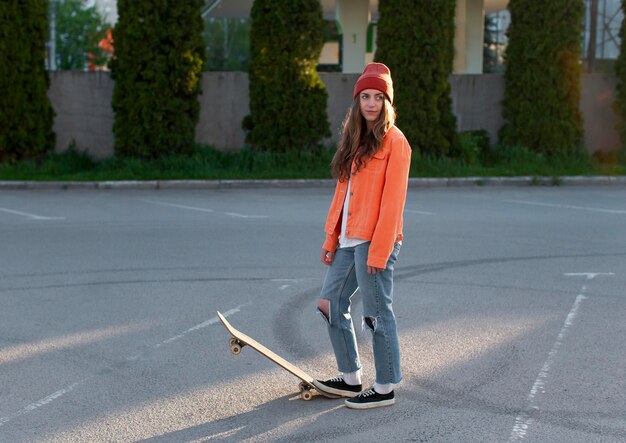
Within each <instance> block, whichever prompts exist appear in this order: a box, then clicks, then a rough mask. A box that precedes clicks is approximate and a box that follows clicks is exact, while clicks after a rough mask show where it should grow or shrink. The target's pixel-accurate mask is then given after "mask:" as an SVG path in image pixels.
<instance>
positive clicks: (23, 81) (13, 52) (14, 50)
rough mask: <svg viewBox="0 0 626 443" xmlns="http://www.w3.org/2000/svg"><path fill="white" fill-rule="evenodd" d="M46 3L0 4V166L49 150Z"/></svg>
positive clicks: (42, 0) (50, 115)
mask: <svg viewBox="0 0 626 443" xmlns="http://www.w3.org/2000/svg"><path fill="white" fill-rule="evenodd" d="M47 14H48V2H47V1H46V0H3V1H2V2H0V162H15V161H19V160H23V159H29V158H36V157H38V156H41V155H42V154H45V153H46V152H49V151H50V150H52V149H54V143H55V136H54V132H53V131H52V125H53V120H54V111H53V110H52V106H51V105H50V100H49V99H48V95H47V91H48V86H49V78H48V73H47V72H46V69H45V55H46V37H47V34H48V18H47Z"/></svg>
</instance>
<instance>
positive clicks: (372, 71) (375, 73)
mask: <svg viewBox="0 0 626 443" xmlns="http://www.w3.org/2000/svg"><path fill="white" fill-rule="evenodd" d="M364 89H376V90H378V91H380V92H384V93H385V95H386V96H387V98H388V99H389V101H390V102H391V103H393V82H392V81H391V71H389V68H388V67H387V66H385V65H383V64H382V63H368V64H367V66H365V69H364V70H363V74H361V76H360V77H359V79H358V80H357V81H356V84H355V85H354V97H353V98H356V96H357V95H359V92H361V91H363V90H364Z"/></svg>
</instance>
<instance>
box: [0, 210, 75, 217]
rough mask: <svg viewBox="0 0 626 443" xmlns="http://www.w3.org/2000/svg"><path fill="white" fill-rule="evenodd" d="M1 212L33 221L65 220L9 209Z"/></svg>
mask: <svg viewBox="0 0 626 443" xmlns="http://www.w3.org/2000/svg"><path fill="white" fill-rule="evenodd" d="M0 212H6V213H8V214H14V215H20V216H22V217H26V218H30V219H31V220H65V217H46V216H44V215H37V214H30V213H28V212H22V211H16V210H14V209H8V208H0Z"/></svg>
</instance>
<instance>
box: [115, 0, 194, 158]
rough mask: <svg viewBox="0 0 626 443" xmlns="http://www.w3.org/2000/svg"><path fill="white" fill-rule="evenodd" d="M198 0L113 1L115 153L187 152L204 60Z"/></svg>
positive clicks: (156, 154)
mask: <svg viewBox="0 0 626 443" xmlns="http://www.w3.org/2000/svg"><path fill="white" fill-rule="evenodd" d="M202 5H203V1H202V0H178V1H176V2H173V1H162V0H142V1H137V0H118V14H119V20H118V22H117V26H116V27H115V29H114V31H113V40H114V47H115V53H114V59H113V61H112V63H111V68H112V74H113V78H114V79H115V87H114V90H113V110H114V111H115V121H114V124H113V131H114V132H115V152H116V154H117V155H119V156H136V157H144V158H157V157H160V156H162V155H164V154H168V153H190V152H191V151H192V150H193V147H194V139H195V128H196V124H197V122H198V117H199V113H200V105H199V103H198V95H199V94H200V80H201V69H202V65H203V63H204V60H203V58H204V43H203V40H202V28H203V22H202V18H201V16H200V10H201V7H202Z"/></svg>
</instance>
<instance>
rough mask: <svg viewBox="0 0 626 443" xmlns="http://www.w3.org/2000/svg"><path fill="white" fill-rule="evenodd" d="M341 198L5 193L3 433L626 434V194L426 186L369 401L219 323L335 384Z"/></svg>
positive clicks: (527, 437) (0, 227)
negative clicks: (392, 339)
mask: <svg viewBox="0 0 626 443" xmlns="http://www.w3.org/2000/svg"><path fill="white" fill-rule="evenodd" d="M331 193H332V190H331V189H330V188H328V187H318V188H313V189H307V188H306V187H300V188H298V189H276V188H267V189H263V188H258V189H231V190H190V189H179V190H174V189H172V190H129V189H127V190H66V191H63V190H2V191H0V245H2V247H1V248H0V303H1V306H2V308H1V309H0V399H1V401H0V441H2V442H74V441H76V442H86V441H89V442H100V441H107V442H110V441H115V442H117V441H119V442H128V441H147V442H200V441H202V442H204V441H250V442H257V441H298V442H301V441H341V442H351V441H354V442H356V441H420V442H514V441H525V442H526V441H528V442H548V441H549V442H565V441H567V442H620V441H626V352H625V347H624V337H625V336H626V321H625V318H626V315H625V313H626V187H624V186H615V187H603V186H589V187H578V186H572V187H469V188H432V189H429V188H420V189H417V188H411V189H410V190H409V194H408V197H407V204H406V211H405V241H404V244H403V246H402V250H401V252H400V257H399V261H398V264H397V267H396V280H395V289H394V291H395V295H394V297H395V301H394V307H395V311H396V314H397V316H398V323H399V332H400V340H401V346H402V352H403V360H402V362H403V370H404V376H405V378H404V381H403V382H402V384H401V385H400V386H399V387H398V388H397V390H396V398H397V403H396V404H395V405H394V406H392V407H389V408H381V409H377V410H372V411H354V410H349V409H347V408H345V407H344V406H343V404H342V402H341V401H337V400H328V399H324V398H314V399H313V400H311V401H303V400H301V399H300V398H299V397H298V392H297V384H298V380H297V379H296V378H295V377H293V376H291V375H290V374H288V373H286V372H284V371H283V370H281V369H280V368H278V367H277V366H275V365H274V364H272V363H271V362H270V361H268V360H267V359H265V358H263V357H262V356H260V355H258V354H257V353H255V352H254V351H253V350H251V349H249V348H244V350H243V351H242V353H241V355H238V356H233V355H231V354H230V351H229V349H228V344H227V341H228V338H229V335H228V334H227V332H226V331H225V329H224V328H223V327H222V326H221V325H220V324H219V323H218V321H217V318H216V311H217V310H219V311H221V312H223V313H226V314H227V315H228V319H229V320H230V321H231V322H232V323H233V325H234V326H235V327H237V328H239V329H241V330H243V331H244V332H246V333H248V334H250V335H252V336H253V337H255V338H257V339H258V340H259V341H261V342H262V343H263V344H265V345H266V346H268V347H269V348H271V349H272V350H274V351H275V352H277V353H278V354H280V355H282V356H283V357H285V358H286V359H288V360H290V361H291V362H293V363H295V364H297V365H298V366H300V367H301V368H303V369H304V370H306V371H307V372H310V373H312V374H313V375H315V376H319V377H320V378H322V377H328V376H334V375H335V371H336V370H335V367H334V363H333V356H332V351H331V348H330V343H329V341H328V337H327V335H326V331H325V329H324V325H323V324H322V322H321V320H320V319H319V318H318V316H317V315H316V314H315V309H314V308H315V304H316V299H317V296H318V293H319V290H320V287H321V283H322V279H323V277H324V271H325V269H324V266H323V265H322V264H320V263H319V261H318V259H319V251H320V247H321V243H322V238H323V232H322V229H323V222H324V219H325V216H326V211H327V208H328V204H329V203H330V198H331ZM359 313H360V304H359V301H358V298H357V303H356V306H355V314H354V315H355V317H358V316H359ZM359 343H360V348H361V353H362V357H363V362H364V376H365V380H366V384H367V383H372V382H373V361H372V354H371V351H370V347H369V336H368V333H367V331H359Z"/></svg>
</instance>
